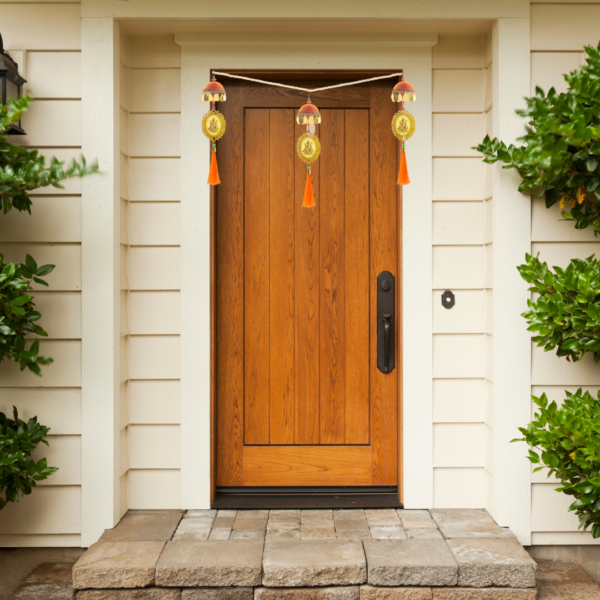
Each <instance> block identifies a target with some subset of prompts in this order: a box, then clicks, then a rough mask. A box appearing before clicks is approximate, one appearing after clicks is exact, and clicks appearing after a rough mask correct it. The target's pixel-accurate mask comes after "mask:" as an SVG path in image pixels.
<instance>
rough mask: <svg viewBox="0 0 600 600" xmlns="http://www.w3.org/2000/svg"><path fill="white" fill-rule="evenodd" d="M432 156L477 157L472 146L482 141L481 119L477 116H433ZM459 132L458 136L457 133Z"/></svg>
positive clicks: (479, 115) (477, 154)
mask: <svg viewBox="0 0 600 600" xmlns="http://www.w3.org/2000/svg"><path fill="white" fill-rule="evenodd" d="M432 119H433V156H435V157H442V156H457V157H470V156H473V157H477V156H479V153H478V152H477V150H473V148H472V147H473V146H476V145H477V144H479V143H481V140H482V139H483V135H482V132H483V120H482V119H483V117H482V115H481V114H480V113H478V114H451V115H440V114H434V115H433V116H432ZM459 131H460V135H457V132H459Z"/></svg>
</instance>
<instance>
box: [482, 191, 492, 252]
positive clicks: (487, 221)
mask: <svg viewBox="0 0 600 600" xmlns="http://www.w3.org/2000/svg"><path fill="white" fill-rule="evenodd" d="M493 202H494V201H493V199H492V198H490V199H489V200H486V201H485V202H484V203H483V243H484V244H491V243H492V242H493V241H494V231H493V224H494V213H493V209H494V204H493Z"/></svg>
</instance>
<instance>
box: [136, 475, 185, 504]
mask: <svg viewBox="0 0 600 600" xmlns="http://www.w3.org/2000/svg"><path fill="white" fill-rule="evenodd" d="M129 486H130V496H129V502H130V508H131V509H169V508H181V473H180V471H179V470H176V469H172V470H166V469H163V470H156V469H140V470H136V469H133V470H131V471H130V472H129Z"/></svg>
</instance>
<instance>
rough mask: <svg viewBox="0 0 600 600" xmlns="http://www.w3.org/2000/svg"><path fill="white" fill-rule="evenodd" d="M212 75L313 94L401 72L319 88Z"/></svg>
mask: <svg viewBox="0 0 600 600" xmlns="http://www.w3.org/2000/svg"><path fill="white" fill-rule="evenodd" d="M213 75H222V76H223V77H231V78H233V79H243V80H244V81H252V82H254V83H263V84H264V85H272V86H274V87H280V88H287V89H288V90H297V91H299V92H308V93H309V94H313V93H315V92H323V91H325V90H332V89H334V88H341V87H348V86H349V85H358V84H360V83H369V82H370V81H378V80H380V79H390V78H391V77H401V76H402V75H403V72H402V71H400V72H399V73H390V74H389V75H380V76H379V77H370V78H369V79H360V80H358V81H350V82H348V83H337V84H336V85H327V86H325V87H320V88H313V89H309V88H303V87H296V86H295V85H286V84H285V83H275V82H274V81H265V80H263V79H253V78H252V77H244V76H243V75H232V74H231V73H222V72H221V71H213Z"/></svg>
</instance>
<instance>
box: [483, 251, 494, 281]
mask: <svg viewBox="0 0 600 600" xmlns="http://www.w3.org/2000/svg"><path fill="white" fill-rule="evenodd" d="M483 260H484V266H483V287H484V288H485V289H487V290H490V289H492V287H493V285H494V248H493V245H492V244H487V245H485V246H484V247H483Z"/></svg>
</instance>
